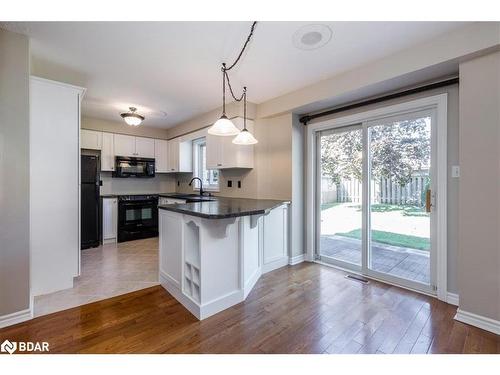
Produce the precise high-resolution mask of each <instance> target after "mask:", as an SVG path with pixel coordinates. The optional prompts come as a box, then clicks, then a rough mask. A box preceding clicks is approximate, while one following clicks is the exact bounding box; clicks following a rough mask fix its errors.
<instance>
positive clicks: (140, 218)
mask: <svg viewBox="0 0 500 375" xmlns="http://www.w3.org/2000/svg"><path fill="white" fill-rule="evenodd" d="M156 236H158V196H156V195H121V196H120V197H118V242H125V241H132V240H138V239H141V238H149V237H156Z"/></svg>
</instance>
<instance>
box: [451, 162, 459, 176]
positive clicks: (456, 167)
mask: <svg viewBox="0 0 500 375" xmlns="http://www.w3.org/2000/svg"><path fill="white" fill-rule="evenodd" d="M451 177H453V178H458V177H460V166H459V165H453V166H452V167H451Z"/></svg>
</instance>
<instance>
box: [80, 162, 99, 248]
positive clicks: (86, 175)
mask: <svg viewBox="0 0 500 375" xmlns="http://www.w3.org/2000/svg"><path fill="white" fill-rule="evenodd" d="M80 169H81V173H82V175H81V190H80V191H81V206H80V212H81V220H80V223H81V249H82V250H83V249H88V248H91V247H96V246H99V239H100V233H99V232H100V230H99V219H100V214H99V213H100V201H99V195H100V194H99V190H100V176H99V170H100V169H101V167H100V162H99V155H81V167H80Z"/></svg>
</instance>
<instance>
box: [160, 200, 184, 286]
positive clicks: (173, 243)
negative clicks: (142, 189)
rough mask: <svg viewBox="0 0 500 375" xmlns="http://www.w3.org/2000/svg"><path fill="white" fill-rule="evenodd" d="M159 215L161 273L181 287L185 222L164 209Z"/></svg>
mask: <svg viewBox="0 0 500 375" xmlns="http://www.w3.org/2000/svg"><path fill="white" fill-rule="evenodd" d="M160 211H162V212H161V213H160V215H158V216H159V232H160V275H162V276H163V277H165V278H167V279H168V281H169V282H171V283H173V284H174V285H175V286H176V287H177V288H178V289H181V276H182V248H183V227H184V222H183V221H182V220H179V216H178V215H175V214H171V213H169V212H168V213H167V212H163V210H160Z"/></svg>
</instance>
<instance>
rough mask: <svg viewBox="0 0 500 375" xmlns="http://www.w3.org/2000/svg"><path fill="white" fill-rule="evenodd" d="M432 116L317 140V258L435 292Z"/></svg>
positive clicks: (339, 131) (421, 114)
mask: <svg viewBox="0 0 500 375" xmlns="http://www.w3.org/2000/svg"><path fill="white" fill-rule="evenodd" d="M434 118H435V113H434V110H432V109H429V110H419V111H414V112H410V113H404V114H400V115H397V116H392V117H385V118H381V119H376V120H370V121H367V122H363V123H361V124H355V125H352V126H347V127H337V128H334V129H328V130H323V131H321V132H318V133H317V147H316V149H317V162H316V163H317V169H316V170H317V183H316V186H317V194H316V200H317V210H316V212H317V219H316V221H317V240H316V241H317V246H316V248H317V257H318V258H319V259H320V260H321V261H324V262H328V263H332V264H334V265H337V266H340V267H343V268H346V269H350V270H353V271H356V272H360V273H362V274H365V275H367V276H371V277H374V278H377V279H381V280H384V281H388V282H391V283H394V284H398V285H402V286H407V287H411V288H414V289H418V290H422V291H426V292H432V291H433V290H434V289H435V287H434V285H435V251H434V249H435V244H434V236H435V230H434V229H433V228H434V219H433V213H432V205H433V200H434V191H435V186H434V184H435V180H434V178H433V174H434V165H433V160H434V158H435V152H434V149H435V146H434V143H435V142H434V138H435V136H434V134H435V131H434V129H433V126H432V125H433V122H434Z"/></svg>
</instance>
